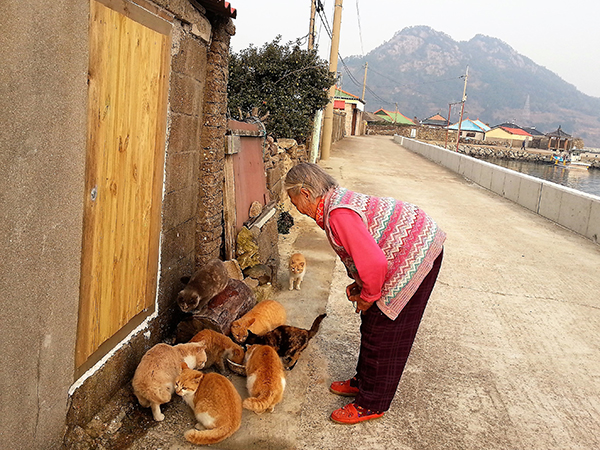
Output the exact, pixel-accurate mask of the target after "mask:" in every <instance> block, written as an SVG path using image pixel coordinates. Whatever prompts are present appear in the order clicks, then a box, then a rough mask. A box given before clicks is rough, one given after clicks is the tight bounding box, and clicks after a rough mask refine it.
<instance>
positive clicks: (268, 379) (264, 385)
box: [242, 345, 285, 414]
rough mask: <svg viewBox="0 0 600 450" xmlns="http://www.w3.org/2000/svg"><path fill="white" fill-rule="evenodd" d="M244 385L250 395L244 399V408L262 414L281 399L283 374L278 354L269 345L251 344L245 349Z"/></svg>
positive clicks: (283, 388)
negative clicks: (245, 377)
mask: <svg viewBox="0 0 600 450" xmlns="http://www.w3.org/2000/svg"><path fill="white" fill-rule="evenodd" d="M245 365H246V376H247V379H246V387H247V388H248V392H249V393H250V397H248V398H247V399H245V400H244V402H243V403H242V405H243V406H244V408H246V409H249V410H250V411H254V412H255V413H256V414H262V413H264V412H265V411H268V412H273V408H275V405H276V404H278V403H279V402H281V400H282V399H283V391H284V390H285V375H284V373H283V364H282V363H281V359H280V358H279V355H278V354H277V352H276V351H275V349H274V348H273V347H271V346H270V345H251V346H250V347H248V350H247V351H246V357H245Z"/></svg>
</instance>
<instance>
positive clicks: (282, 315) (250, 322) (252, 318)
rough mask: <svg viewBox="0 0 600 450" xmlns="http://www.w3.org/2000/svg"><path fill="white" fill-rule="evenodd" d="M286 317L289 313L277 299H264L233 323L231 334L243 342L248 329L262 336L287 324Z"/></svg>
mask: <svg viewBox="0 0 600 450" xmlns="http://www.w3.org/2000/svg"><path fill="white" fill-rule="evenodd" d="M286 319H287V314H286V312H285V308H284V307H283V305H282V304H281V303H279V302H276V301H275V300H263V301H262V302H259V303H257V304H256V306H255V307H254V308H252V309H251V310H250V311H248V312H247V313H246V314H244V315H243V316H242V317H240V318H239V319H238V320H235V321H234V322H233V323H232V324H231V336H232V337H233V339H234V340H235V341H236V342H238V343H240V344H241V343H243V342H244V341H245V340H246V338H247V337H248V330H250V331H252V332H253V333H254V334H256V335H258V336H262V335H263V334H265V333H268V332H269V331H271V330H274V329H275V328H277V327H278V326H280V325H283V324H285V321H286Z"/></svg>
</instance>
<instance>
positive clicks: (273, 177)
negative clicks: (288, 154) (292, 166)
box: [267, 165, 284, 189]
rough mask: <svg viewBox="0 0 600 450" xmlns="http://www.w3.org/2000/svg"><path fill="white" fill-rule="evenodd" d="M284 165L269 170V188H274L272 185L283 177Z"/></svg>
mask: <svg viewBox="0 0 600 450" xmlns="http://www.w3.org/2000/svg"><path fill="white" fill-rule="evenodd" d="M283 175H284V173H283V166H282V165H277V166H275V167H273V168H272V169H269V170H267V188H268V189H272V187H273V186H274V185H275V184H276V183H277V182H278V181H279V180H281V178H283Z"/></svg>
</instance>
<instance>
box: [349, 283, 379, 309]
mask: <svg viewBox="0 0 600 450" xmlns="http://www.w3.org/2000/svg"><path fill="white" fill-rule="evenodd" d="M360 290H361V288H360V286H359V285H358V283H357V282H356V281H355V282H354V283H352V284H350V285H348V286H346V296H347V297H348V300H350V301H351V302H352V303H354V305H355V307H356V312H357V313H358V312H360V311H366V310H367V309H369V308H370V307H371V306H372V305H373V303H371V302H367V301H365V300H363V299H362V298H361V296H360Z"/></svg>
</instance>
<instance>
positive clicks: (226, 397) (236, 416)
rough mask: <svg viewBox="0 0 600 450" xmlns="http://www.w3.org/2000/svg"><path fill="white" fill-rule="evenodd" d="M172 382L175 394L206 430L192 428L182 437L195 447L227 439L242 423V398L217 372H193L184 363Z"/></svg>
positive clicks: (229, 382)
mask: <svg viewBox="0 0 600 450" xmlns="http://www.w3.org/2000/svg"><path fill="white" fill-rule="evenodd" d="M181 366H182V372H181V375H179V377H178V378H177V381H176V382H175V391H176V392H177V395H180V396H181V397H182V398H183V400H185V402H186V403H187V404H188V405H189V406H190V407H191V408H192V411H194V416H195V417H196V420H197V421H198V422H199V423H201V424H202V425H203V426H204V428H206V430H196V429H194V428H192V429H191V430H188V431H186V432H185V434H184V436H185V438H186V439H187V440H188V441H189V442H191V443H192V444H196V445H211V444H216V443H217V442H221V441H222V440H224V439H227V438H228V437H229V436H231V435H232V434H233V433H235V432H236V431H237V430H239V428H240V425H241V423H242V398H241V397H240V394H238V392H237V391H236V389H235V387H234V386H233V384H232V383H231V381H229V380H228V379H227V378H225V377H224V376H223V375H220V374H218V373H214V372H210V373H206V374H204V373H202V372H199V371H197V370H192V369H189V368H188V367H187V365H186V364H185V363H183V364H182V365H181Z"/></svg>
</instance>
